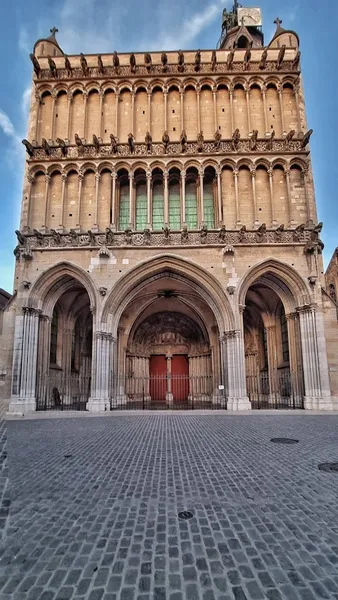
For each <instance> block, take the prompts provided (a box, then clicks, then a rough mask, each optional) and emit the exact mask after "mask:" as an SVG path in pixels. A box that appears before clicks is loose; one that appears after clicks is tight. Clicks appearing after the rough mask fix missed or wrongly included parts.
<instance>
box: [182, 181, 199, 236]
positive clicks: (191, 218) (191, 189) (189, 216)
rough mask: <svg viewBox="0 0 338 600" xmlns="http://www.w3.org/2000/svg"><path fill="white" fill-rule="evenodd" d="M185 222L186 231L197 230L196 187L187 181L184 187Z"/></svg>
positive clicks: (193, 182) (192, 182)
mask: <svg viewBox="0 0 338 600" xmlns="http://www.w3.org/2000/svg"><path fill="white" fill-rule="evenodd" d="M185 220H186V223H187V226H188V229H197V222H198V220H197V185H196V181H189V182H187V184H186V186H185Z"/></svg>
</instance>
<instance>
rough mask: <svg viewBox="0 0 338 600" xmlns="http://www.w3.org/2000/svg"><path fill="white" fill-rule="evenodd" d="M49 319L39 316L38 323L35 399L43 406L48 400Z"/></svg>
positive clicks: (50, 321)
mask: <svg viewBox="0 0 338 600" xmlns="http://www.w3.org/2000/svg"><path fill="white" fill-rule="evenodd" d="M51 323H52V319H51V317H49V316H47V315H41V314H40V322H39V343H38V357H37V393H36V397H37V399H39V400H40V402H39V404H43V402H44V401H47V399H48V392H49V390H50V387H49V388H48V380H49V357H50V334H51Z"/></svg>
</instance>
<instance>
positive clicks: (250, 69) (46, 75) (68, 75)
mask: <svg viewBox="0 0 338 600" xmlns="http://www.w3.org/2000/svg"><path fill="white" fill-rule="evenodd" d="M276 71H278V72H281V71H285V72H298V71H299V64H297V63H294V62H293V61H291V60H285V61H282V62H281V63H279V62H278V61H269V60H267V61H266V62H265V63H264V65H263V66H262V63H261V62H260V61H256V62H254V61H252V62H251V61H250V62H249V63H244V62H243V61H238V62H237V61H235V60H234V61H233V62H232V63H231V66H230V68H229V64H228V63H227V62H217V63H215V62H210V63H203V62H201V63H200V64H199V68H198V73H199V74H201V75H202V74H205V73H229V72H232V73H234V72H235V73H241V72H245V73H260V74H261V73H262V72H267V73H274V72H276ZM196 72H197V71H196V64H195V63H186V62H184V63H183V64H181V63H180V62H177V63H176V64H168V63H166V65H165V70H164V69H163V64H161V65H154V64H152V65H149V64H147V65H145V64H144V65H134V64H133V65H131V64H130V65H120V66H119V68H118V70H117V69H116V67H114V66H113V65H111V66H105V67H104V73H102V69H100V67H99V66H97V67H88V68H87V69H86V73H84V71H83V69H82V68H80V67H74V68H72V69H71V70H69V69H66V68H62V69H59V68H58V69H56V71H55V74H54V75H53V76H52V74H51V71H50V69H41V70H40V71H39V75H38V76H37V73H35V75H36V77H35V79H36V80H38V81H43V80H49V79H55V78H57V79H62V80H64V79H70V80H71V79H75V80H79V79H83V78H88V79H90V78H95V79H100V78H101V79H102V78H104V79H107V78H109V77H111V78H114V79H115V78H117V77H118V78H120V77H130V76H133V77H140V76H146V75H148V76H149V75H150V74H151V75H163V73H165V74H166V75H173V74H175V75H182V74H184V75H189V74H191V75H196Z"/></svg>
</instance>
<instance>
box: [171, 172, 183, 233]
mask: <svg viewBox="0 0 338 600" xmlns="http://www.w3.org/2000/svg"><path fill="white" fill-rule="evenodd" d="M169 227H170V229H180V227H181V196H180V183H179V173H178V172H177V173H174V174H173V175H172V176H171V178H170V180H169Z"/></svg>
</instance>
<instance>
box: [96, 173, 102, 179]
mask: <svg viewBox="0 0 338 600" xmlns="http://www.w3.org/2000/svg"><path fill="white" fill-rule="evenodd" d="M100 179H101V173H95V181H100Z"/></svg>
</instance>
